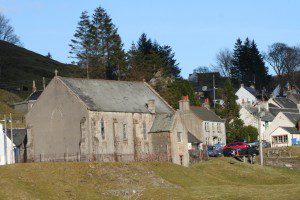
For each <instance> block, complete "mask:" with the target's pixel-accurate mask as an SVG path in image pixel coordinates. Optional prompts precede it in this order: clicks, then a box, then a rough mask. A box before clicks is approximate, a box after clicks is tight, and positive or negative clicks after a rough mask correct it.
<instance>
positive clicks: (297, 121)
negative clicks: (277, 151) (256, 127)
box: [265, 112, 300, 147]
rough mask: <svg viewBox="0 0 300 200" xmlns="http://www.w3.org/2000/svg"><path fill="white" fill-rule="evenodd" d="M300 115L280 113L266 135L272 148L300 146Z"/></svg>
mask: <svg viewBox="0 0 300 200" xmlns="http://www.w3.org/2000/svg"><path fill="white" fill-rule="evenodd" d="M299 128H300V113H299V112H298V113H292V112H279V113H278V114H277V116H276V117H275V118H274V120H273V122H272V124H271V125H270V126H269V127H268V128H267V129H266V131H265V135H266V139H267V141H268V142H270V143H271V146H272V147H281V146H291V145H294V144H298V143H299V144H300V134H299Z"/></svg>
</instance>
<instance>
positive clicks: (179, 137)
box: [177, 131, 182, 143]
mask: <svg viewBox="0 0 300 200" xmlns="http://www.w3.org/2000/svg"><path fill="white" fill-rule="evenodd" d="M177 142H178V143H181V142H182V131H177Z"/></svg>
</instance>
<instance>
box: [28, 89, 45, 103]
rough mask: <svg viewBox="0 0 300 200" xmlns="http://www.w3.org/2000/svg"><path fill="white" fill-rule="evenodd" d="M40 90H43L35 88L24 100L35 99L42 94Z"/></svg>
mask: <svg viewBox="0 0 300 200" xmlns="http://www.w3.org/2000/svg"><path fill="white" fill-rule="evenodd" d="M42 92H43V90H37V91H35V92H33V93H31V94H30V95H29V97H27V99H26V101H36V100H37V99H38V98H39V96H40V95H41V94H42Z"/></svg>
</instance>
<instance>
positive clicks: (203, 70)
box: [194, 66, 211, 73]
mask: <svg viewBox="0 0 300 200" xmlns="http://www.w3.org/2000/svg"><path fill="white" fill-rule="evenodd" d="M194 72H196V73H209V72H211V70H210V68H208V67H206V66H199V67H197V68H196V69H194Z"/></svg>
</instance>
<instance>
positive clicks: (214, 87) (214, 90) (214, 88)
mask: <svg viewBox="0 0 300 200" xmlns="http://www.w3.org/2000/svg"><path fill="white" fill-rule="evenodd" d="M213 92H214V100H213V101H214V108H216V86H215V75H214V74H213Z"/></svg>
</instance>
